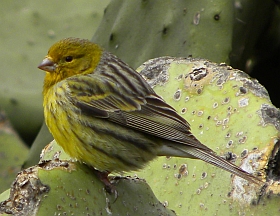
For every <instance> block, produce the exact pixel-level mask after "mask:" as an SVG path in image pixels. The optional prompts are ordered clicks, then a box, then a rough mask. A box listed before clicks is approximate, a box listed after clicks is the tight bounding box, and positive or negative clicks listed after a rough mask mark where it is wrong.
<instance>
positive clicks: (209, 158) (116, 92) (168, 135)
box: [38, 38, 260, 183]
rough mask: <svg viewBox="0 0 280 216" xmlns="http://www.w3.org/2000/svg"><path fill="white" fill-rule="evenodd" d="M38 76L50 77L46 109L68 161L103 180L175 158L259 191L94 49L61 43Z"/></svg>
mask: <svg viewBox="0 0 280 216" xmlns="http://www.w3.org/2000/svg"><path fill="white" fill-rule="evenodd" d="M38 68H40V69H42V70H44V71H46V77H45V81H44V88H43V96H44V103H43V106H44V115H45V120H46V124H47V126H48V128H49V130H50V132H51V133H52V135H53V137H54V138H55V140H56V141H57V143H58V144H59V145H61V146H62V148H63V149H64V150H65V152H66V153H68V154H69V155H70V156H71V157H73V158H76V159H77V160H79V161H82V162H84V163H86V164H88V165H89V166H92V167H94V168H95V169H97V170H99V171H100V172H102V173H105V175H106V174H107V173H109V172H123V171H133V170H138V169H141V168H143V167H144V166H145V165H146V164H147V163H148V162H149V161H151V160H153V159H154V158H155V157H157V156H175V157H184V158H193V159H201V160H203V161H205V162H207V163H210V164H212V165H215V166H217V167H220V168H222V169H224V170H227V171H229V172H231V173H233V174H235V175H238V176H240V177H242V178H244V179H246V180H248V181H251V182H254V183H260V180H258V179H257V178H256V177H254V176H253V175H251V174H249V173H247V172H245V171H243V170H242V169H241V168H239V167H237V166H236V165H234V164H232V163H230V162H228V161H226V160H225V159H223V158H221V157H219V156H217V155H216V154H215V153H214V152H213V151H212V150H211V149H210V148H208V147H207V146H205V145H203V144H202V143H201V142H199V141H198V140H197V139H196V138H195V137H194V135H192V134H191V132H190V126H189V124H188V122H187V121H186V120H185V119H184V118H182V117H181V116H180V115H179V114H178V113H177V112H176V111H175V110H174V109H173V108H172V107H171V106H170V105H168V104H167V103H165V102H164V100H163V99H162V98H161V97H159V96H158V95H157V94H156V93H155V92H154V91H153V89H152V88H151V87H150V86H149V85H148V84H147V82H146V81H145V80H144V79H143V78H142V77H141V75H140V74H138V73H137V72H136V71H135V70H134V69H132V68H131V67H129V66H128V65H127V64H126V63H124V62H123V61H121V60H120V59H119V58H118V57H116V56H114V55H113V54H111V53H109V52H107V51H104V50H103V49H102V48H101V47H100V46H98V45H97V44H94V43H92V42H90V41H89V40H84V39H78V38H66V39H63V40H61V41H59V42H57V43H55V44H54V45H53V46H52V47H51V48H50V49H49V52H48V55H47V56H46V57H45V59H44V60H43V61H42V62H41V64H40V65H39V66H38Z"/></svg>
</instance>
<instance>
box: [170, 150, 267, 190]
mask: <svg viewBox="0 0 280 216" xmlns="http://www.w3.org/2000/svg"><path fill="white" fill-rule="evenodd" d="M173 147H174V146H173ZM177 147H178V146H176V149H178V150H180V151H183V152H185V153H186V154H187V155H192V156H193V157H194V158H197V159H200V160H202V161H205V162H207V163H209V164H212V165H214V166H216V167H219V168H221V169H224V170H226V171H228V172H230V173H233V174H235V175H237V176H239V177H241V178H243V179H246V180H248V181H249V182H253V183H256V184H261V183H263V182H262V181H261V180H260V179H258V178H257V177H255V176H254V175H252V174H250V173H248V172H246V171H244V170H243V169H241V168H239V167H238V166H236V165H234V164H232V163H230V162H229V161H227V160H225V159H223V158H222V157H220V156H217V155H215V153H214V152H212V151H209V152H208V151H205V150H204V149H199V148H194V147H187V146H184V148H177ZM180 156H182V154H180Z"/></svg>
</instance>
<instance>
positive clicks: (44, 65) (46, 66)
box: [38, 57, 56, 72]
mask: <svg viewBox="0 0 280 216" xmlns="http://www.w3.org/2000/svg"><path fill="white" fill-rule="evenodd" d="M38 68H39V69H41V70H44V71H48V72H54V71H55V69H56V64H55V63H54V62H53V60H52V59H51V58H50V57H46V58H44V59H43V61H42V62H41V63H40V64H39V65H38Z"/></svg>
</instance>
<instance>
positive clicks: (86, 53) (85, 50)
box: [38, 38, 102, 88]
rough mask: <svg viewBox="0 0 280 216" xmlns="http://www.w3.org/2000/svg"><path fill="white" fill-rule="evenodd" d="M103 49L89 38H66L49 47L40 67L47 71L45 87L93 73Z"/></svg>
mask: <svg viewBox="0 0 280 216" xmlns="http://www.w3.org/2000/svg"><path fill="white" fill-rule="evenodd" d="M101 55H102V49H101V47H99V46H98V45H97V44H94V43H92V42H90V41H89V40H85V39H79V38H66V39H63V40H60V41H58V42H57V43H55V44H54V45H52V46H51V48H50V49H49V52H48V55H47V56H46V57H45V58H44V59H43V61H42V62H41V63H40V64H39V66H38V68H39V69H41V70H44V71H46V72H47V73H46V77H45V85H44V87H45V88H49V87H51V86H52V85H54V84H56V83H57V82H60V81H61V80H63V79H65V78H67V77H71V76H74V75H77V74H88V73H92V72H93V71H94V69H95V68H96V66H97V65H98V63H99V61H100V58H101Z"/></svg>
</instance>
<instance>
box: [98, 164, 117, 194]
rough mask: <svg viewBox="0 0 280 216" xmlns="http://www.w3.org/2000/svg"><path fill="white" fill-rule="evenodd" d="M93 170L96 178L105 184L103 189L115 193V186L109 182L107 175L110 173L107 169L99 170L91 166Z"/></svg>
mask: <svg viewBox="0 0 280 216" xmlns="http://www.w3.org/2000/svg"><path fill="white" fill-rule="evenodd" d="M93 172H94V173H95V175H96V176H97V178H98V179H99V180H100V181H102V182H103V184H104V185H105V190H106V192H107V193H109V194H113V193H114V194H115V195H116V194H117V190H116V188H115V186H114V185H113V184H112V183H111V182H110V180H109V179H108V175H109V174H110V172H108V171H103V172H101V171H99V170H96V169H94V168H93Z"/></svg>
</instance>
